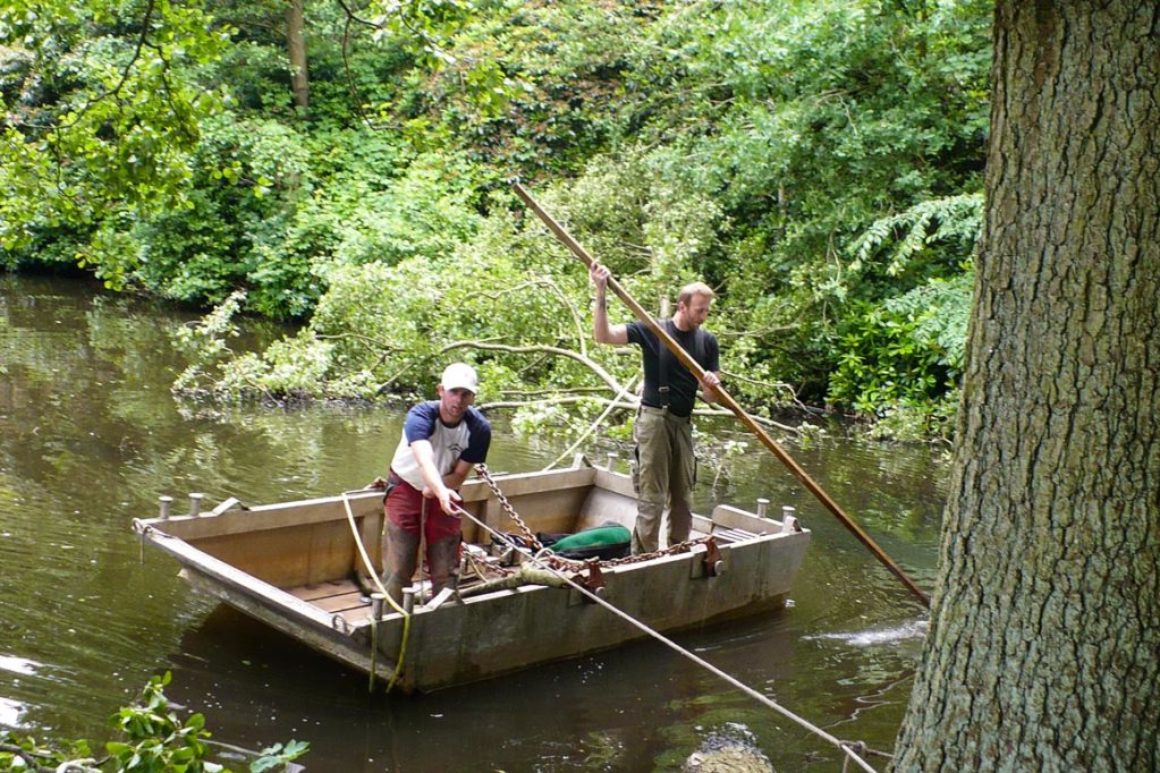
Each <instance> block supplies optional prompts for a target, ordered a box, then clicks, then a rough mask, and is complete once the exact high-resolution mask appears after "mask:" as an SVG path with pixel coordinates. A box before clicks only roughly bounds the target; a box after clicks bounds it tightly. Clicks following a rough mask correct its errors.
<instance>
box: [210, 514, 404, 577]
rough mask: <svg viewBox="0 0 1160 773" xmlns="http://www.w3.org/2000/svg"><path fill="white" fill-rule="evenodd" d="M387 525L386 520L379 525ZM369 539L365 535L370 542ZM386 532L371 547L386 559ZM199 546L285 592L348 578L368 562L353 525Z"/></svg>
mask: <svg viewBox="0 0 1160 773" xmlns="http://www.w3.org/2000/svg"><path fill="white" fill-rule="evenodd" d="M378 522H379V523H380V524H381V519H379V521H378ZM367 536H368V535H364V537H363V538H364V539H367ZM381 544H382V543H381V533H380V534H379V535H378V538H376V539H375V540H374V542H372V543H371V544H368V545H367V546H366V548H367V552H368V553H369V554H370V555H371V556H372V560H375V559H374V557H375V556H380V558H381V552H382V548H381ZM196 546H197V547H198V548H199V549H201V550H204V551H205V552H206V553H209V554H210V555H212V556H214V557H215V558H217V559H219V560H221V561H224V562H225V563H227V564H230V565H231V566H234V567H236V568H238V569H239V570H241V571H243V572H246V573H247V574H251V575H253V576H254V577H257V578H258V579H260V580H262V581H263V582H267V583H270V584H271V585H274V586H277V587H279V588H289V587H296V586H300V585H312V584H317V583H323V582H327V581H330V580H339V579H345V578H346V577H348V576H349V575H350V574H351V572H353V571H354V570H355V568H356V567H358V568H359V569H360V570H361V569H362V561H361V559H360V558H359V557H358V549H357V547H356V546H355V542H354V537H353V536H352V535H351V531H350V524H349V523H348V522H347V521H346V519H345V518H343V519H342V520H341V521H329V522H322V523H308V524H305V525H302V526H286V527H283V528H281V529H268V530H263V531H259V532H250V533H241V534H231V535H227V536H218V537H207V538H204V539H200V540H198V541H197V542H196Z"/></svg>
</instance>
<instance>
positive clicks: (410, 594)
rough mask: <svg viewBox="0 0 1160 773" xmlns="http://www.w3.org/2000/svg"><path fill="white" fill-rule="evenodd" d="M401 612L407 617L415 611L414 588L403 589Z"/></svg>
mask: <svg viewBox="0 0 1160 773" xmlns="http://www.w3.org/2000/svg"><path fill="white" fill-rule="evenodd" d="M403 611H404V612H406V613H407V614H408V615H409V614H411V613H412V612H414V611H415V586H414V585H412V586H411V587H409V588H403Z"/></svg>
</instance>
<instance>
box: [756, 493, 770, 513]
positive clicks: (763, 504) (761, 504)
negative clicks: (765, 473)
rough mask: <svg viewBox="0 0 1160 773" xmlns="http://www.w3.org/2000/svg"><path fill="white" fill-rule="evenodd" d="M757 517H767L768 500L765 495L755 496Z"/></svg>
mask: <svg viewBox="0 0 1160 773" xmlns="http://www.w3.org/2000/svg"><path fill="white" fill-rule="evenodd" d="M757 517H758V518H768V517H769V500H768V499H766V498H765V497H758V498H757Z"/></svg>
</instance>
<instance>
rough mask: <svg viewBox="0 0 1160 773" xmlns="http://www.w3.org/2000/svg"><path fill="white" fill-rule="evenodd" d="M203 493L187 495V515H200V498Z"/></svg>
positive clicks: (191, 516) (194, 516)
mask: <svg viewBox="0 0 1160 773" xmlns="http://www.w3.org/2000/svg"><path fill="white" fill-rule="evenodd" d="M203 496H205V494H190V495H189V517H190V518H196V517H198V516H199V515H201V498H202V497H203Z"/></svg>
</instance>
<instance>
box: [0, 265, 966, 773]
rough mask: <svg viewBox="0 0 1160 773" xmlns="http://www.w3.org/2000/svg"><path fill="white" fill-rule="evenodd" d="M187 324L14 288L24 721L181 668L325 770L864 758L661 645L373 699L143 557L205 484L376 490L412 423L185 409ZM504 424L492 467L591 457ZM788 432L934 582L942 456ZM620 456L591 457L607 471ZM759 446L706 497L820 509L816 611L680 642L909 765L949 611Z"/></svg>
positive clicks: (232, 719) (9, 416)
mask: <svg viewBox="0 0 1160 773" xmlns="http://www.w3.org/2000/svg"><path fill="white" fill-rule="evenodd" d="M187 320H188V316H187V315H182V314H177V313H174V312H172V311H169V310H165V309H160V308H157V307H154V306H151V305H148V304H143V303H139V302H135V301H132V300H127V299H123V298H110V297H107V296H104V295H102V294H100V293H99V292H97V291H96V290H94V289H93V288H91V287H87V286H84V285H81V284H77V283H72V282H68V281H64V280H51V281H50V280H34V279H14V278H11V277H0V568H2V571H0V672H2V673H3V677H4V679H3V680H0V725H5V726H10V727H21V728H23V729H26V730H29V731H34V732H36V733H38V734H56V733H59V734H61V735H64V736H85V737H90V738H103V737H105V736H106V734H107V722H106V720H107V717H108V716H109V715H110V714H111V713H112V712H113V711H114V710H115V709H116V708H117V707H118V706H120V705H122V704H123V703H125V702H127V701H128V700H130V699H132V697H133V696H134V695H135V694H136V693H137V692H138V691H139V690H140V688H141V687H142V685H144V684H145V682H146V681H147V679H148V678H149V677H150V676H151V675H153V674H156V673H160V672H162V671H164V670H166V669H171V670H173V672H174V681H173V683H172V685H171V686H170V688H168V690H167V693H168V694H169V695H170V697H171V698H173V699H174V700H175V701H177V702H179V703H181V704H183V705H185V706H187V707H188V709H189V710H191V711H203V712H205V713H206V715H207V721H208V724H209V726H210V728H211V729H212V730H213V731H214V735H215V738H216V739H217V740H220V741H223V742H226V743H231V744H235V745H237V746H241V747H245V748H251V749H255V748H260V747H262V746H265V745H268V744H270V743H274V742H277V741H285V740H288V739H290V738H299V739H306V740H309V741H310V742H311V743H312V747H313V749H314V751H313V752H312V753H311V755H310V756H308V757H307V758H306V762H308V763H313V765H314V766H316V767H317V769H343V770H400V769H402V770H410V769H463V768H464V767H467V768H471V769H512V770H638V769H656V768H667V767H675V766H677V765H679V763H680V761H681V760H683V759H684V757H686V756H687V755H688V754H689V753H690V752H691V751H693V750H694V749H695V748H697V747H698V746H699V745H700V743H701V741H702V740H703V739H705V738H706V737H708V736H709V735H710V734H711V733H713V732H715V731H717V730H718V729H720V728H721V727H723V726H724V725H725V724H727V723H739V724H740V725H741V726H743V727H744V728H746V730H747V732H749V733H752V735H753V737H754V739H755V743H756V744H757V746H758V747H759V748H761V749H762V750H763V751H765V752H766V753H767V754H768V755H769V756H770V757H771V759H772V760H773V762H774V764H775V766H777V767H778V768H780V769H791V770H792V769H798V768H800V767H802V766H803V765H805V764H810V763H812V762H816V761H825V762H826V764H827V765H828V766H830V767H831V768H835V766H836V765H838V764H840V761H839V757H838V755H837V753H836V752H834V751H833V750H832V749H830V748H828V747H826V746H825V745H824V744H823V743H822V742H821V741H819V740H818V739H816V738H814V737H812V736H810V735H809V734H808V733H806V732H804V731H802V730H800V729H799V728H797V726H795V725H791V724H790V723H788V722H787V721H786V720H784V719H782V718H781V717H780V716H779V715H777V714H775V713H773V712H771V711H770V710H768V709H766V708H764V707H762V706H760V705H758V704H757V703H756V702H755V701H753V700H752V699H750V698H748V697H747V696H745V695H743V694H741V693H739V692H738V691H736V690H734V689H732V688H731V687H730V686H729V685H727V684H726V683H725V682H723V681H721V680H720V679H719V678H717V677H715V676H713V675H712V674H710V673H708V672H706V671H704V670H703V669H701V668H700V667H698V666H696V665H695V664H693V663H691V662H689V661H688V660H686V659H684V658H682V657H681V656H679V655H677V654H676V653H673V652H671V651H670V650H668V649H667V648H665V647H664V646H662V645H660V644H658V643H655V642H643V643H639V644H635V645H632V646H629V647H625V648H623V649H621V650H618V651H616V652H613V653H607V654H603V655H599V656H593V657H587V658H580V659H577V660H574V661H569V662H565V663H560V664H555V665H551V666H547V667H543V668H537V669H534V670H531V671H526V672H523V673H520V674H516V675H512V676H509V677H505V678H502V679H497V680H493V681H491V682H488V683H485V684H481V685H474V686H470V685H469V686H465V687H462V688H458V689H454V690H447V691H443V692H438V693H435V694H432V695H428V696H421V697H419V698H415V699H408V698H401V697H398V696H385V695H383V694H382V693H381V691H380V692H376V693H374V694H368V693H367V689H366V683H365V680H364V678H363V677H361V676H359V675H357V674H354V673H352V672H350V671H347V670H345V669H343V668H342V667H340V666H338V665H335V664H332V663H331V662H330V661H328V660H326V659H324V658H322V657H320V656H318V655H317V654H315V653H314V652H312V651H309V650H307V649H305V648H304V647H302V646H301V645H299V644H297V643H295V642H293V641H291V640H289V639H288V638H286V637H283V636H281V635H279V634H276V633H273V632H271V631H269V630H268V629H266V628H265V627H263V626H261V625H258V624H256V623H254V622H252V621H250V620H249V619H248V618H244V617H242V616H240V615H238V614H237V613H234V612H232V611H231V610H229V609H227V608H225V607H220V606H218V605H216V604H215V603H214V602H212V601H210V600H209V599H207V598H205V597H203V596H199V595H197V594H194V593H192V592H191V591H190V589H189V588H188V587H187V586H186V585H185V584H184V583H183V582H182V581H181V580H180V579H179V578H178V577H177V576H176V569H177V567H176V564H175V563H174V562H173V561H171V560H170V559H168V558H167V557H164V556H160V555H158V554H156V553H154V552H150V553H143V552H142V549H141V546H140V544H139V543H138V542H137V540H136V539H135V538H134V536H133V534H132V532H131V530H130V528H129V523H130V519H131V518H132V517H140V516H151V515H153V514H154V513H155V512H156V510H157V497H158V495H160V494H168V495H171V496H173V497H174V498H175V504H174V509H175V511H179V512H180V511H182V510H183V509H184V508H186V507H187V506H188V505H187V500H186V495H187V494H188V493H189V492H191V491H192V492H205V494H206V505H205V506H206V507H207V508H208V507H212V506H213V504H215V503H216V502H217V501H220V500H222V499H225V498H226V497H228V496H231V495H232V496H236V497H238V498H239V499H241V500H242V501H244V502H263V501H272V500H280V499H288V498H297V497H307V496H317V495H320V494H328V493H333V492H335V491H339V490H344V489H351V488H357V487H360V486H362V485H364V484H365V483H367V482H368V481H370V480H371V479H373V478H374V477H375V476H377V475H380V474H382V473H383V471H384V468H385V466H386V462H387V458H388V456H389V454H390V453H391V452H392V451H393V449H394V446H395V443H396V442H397V437H398V433H399V431H400V423H401V419H402V415H401V413H400V411H398V410H392V409H386V408H375V409H370V408H361V409H350V410H337V409H333V408H326V409H323V408H317V409H303V410H296V411H269V410H257V409H247V408H232V409H220V408H215V409H204V408H198V409H190V408H183V407H182V406H179V405H177V404H175V403H174V401H173V399H172V398H171V396H170V392H169V385H170V383H171V382H172V379H173V377H174V376H175V375H176V374H177V373H178V372H180V370H181V368H182V367H183V363H182V362H181V360H180V357H179V356H178V355H177V354H176V353H175V352H174V350H173V349H172V348H171V347H170V345H169V335H168V334H169V331H171V330H172V329H174V328H175V327H176V326H177V325H180V324H182V323H184V322H185V321H187ZM268 334H270V331H265V332H262V333H260V335H268ZM496 426H497V432H496V445H495V448H494V451H493V454H492V458H491V459H490V460H489V466H490V467H491V468H492V469H493V470H497V471H502V470H512V471H520V470H531V469H539V468H540V467H542V466H544V465H546V464H547V463H549V462H550V461H552V460H553V459H555V458H556V457H557V455H559V454H560V453H561V452H562V451H564V450H565V449H566V447H567V446H568V445H569V442H568V441H566V440H555V439H553V438H549V437H535V438H517V437H513V436H512V434H511V433H510V431H508V429H507V428H506V424H505V423H504V421H503V419H502V417H500V418H497V420H496ZM703 429H704V430H705V431H706V432H707V433H709V437H712V438H725V437H729V436H730V435H729V434H728V433H730V432H734V431H735V427H734V425H732V424H730V423H728V422H722V423H719V424H717V425H716V426H711V425H706V426H704V427H703ZM732 437H735V438H739V436H737V435H733V436H732ZM781 440H782V441H783V442H784V443H785V445H786V448H787V450H788V451H789V452H790V453H791V454H793V455H794V457H795V458H796V459H797V460H798V462H799V463H800V464H801V465H802V466H803V467H804V468H805V469H807V470H808V471H809V472H810V474H811V476H813V477H814V478H815V479H816V480H817V481H818V482H819V483H821V484H822V485H823V486H824V487H825V488H826V490H827V491H828V492H829V493H830V494H831V496H833V498H834V499H835V500H836V501H838V502H840V503H842V506H843V507H844V508H845V509H846V511H847V512H849V513H850V514H852V515H853V516H855V517H856V518H858V520H859V521H860V523H861V524H862V525H863V526H864V528H866V530H867V531H868V532H870V533H871V534H872V535H874V537H875V539H876V540H877V541H878V542H879V543H880V544H881V545H882V547H883V548H884V549H886V550H887V552H889V553H890V554H891V555H892V556H893V557H894V558H895V560H896V561H898V562H899V564H900V565H902V566H903V568H904V569H906V570H907V571H908V572H909V573H911V575H912V576H913V577H914V578H915V579H916V581H917V582H918V583H919V584H920V585H922V586H924V587H928V588H929V587H930V586H931V584H932V582H933V573H934V562H935V546H936V543H937V529H938V517H939V511H940V507H941V499H942V492H941V490H940V488H939V486H940V483H939V482H940V481H941V480H943V478H944V477H945V473H946V470H945V467H944V462H943V460H942V459H941V458H940V453H939V452H937V451H931V450H928V449H902V448H890V447H880V446H875V445H870V444H863V443H857V442H850V441H847V440H845V439H843V438H842V437H840V435H836V436H833V437H831V438H828V439H824V440H821V441H815V442H812V443H810V444H807V445H805V446H802V445H800V444H798V443H797V442H796V441H794V440H793V439H792V438H781ZM611 447H613V446H611V445H610V444H600V443H598V442H594V443H593V445H592V446H591V447H590V448H586V449H585V451H586V452H587V453H588V454H589V456H590V457H592V458H594V459H598V460H601V461H603V459H604V454H605V452H606V451H607V450H608V449H609V448H611ZM750 450H751V453H749V454H748V455H746V456H743V457H740V458H735V459H733V460H731V462H730V469H729V475H728V476H727V477H725V476H722V477H721V478H720V479H719V480H718V486H717V489H716V490H715V491H714V490H713V489H712V488H711V487H710V486H708V485H703V486H702V487H701V488H700V489H699V491H698V494H697V505H698V509H707V508H708V507H710V506H711V505H712V504H714V503H715V502H716V501H719V500H720V501H731V502H735V503H739V504H746V505H751V504H752V503H753V502H754V501H755V500H756V499H757V498H758V497H767V498H769V499H770V500H771V501H772V506H773V508H775V509H776V508H779V507H780V506H781V505H783V504H790V505H793V506H795V507H796V508H797V511H798V515H799V517H800V518H801V519H802V521H803V522H804V524H805V525H806V526H807V527H809V528H811V529H812V530H813V531H814V542H813V544H812V546H811V548H810V552H809V554H808V555H807V557H806V563H805V566H804V568H803V571H802V574H801V575H800V577H799V580H798V584H797V587H796V588H795V592H794V599H793V601H794V604H793V605H792V607H791V608H789V609H787V610H786V611H785V612H783V613H780V614H776V615H769V616H765V617H758V618H751V619H748V620H745V621H741V622H734V623H730V624H728V625H724V626H713V627H706V628H703V629H700V630H694V631H686V632H684V633H682V634H680V635H678V636H676V637H675V639H676V641H677V642H678V643H679V644H681V645H682V646H684V647H686V648H688V649H690V650H691V651H693V652H695V653H697V654H698V655H699V656H701V657H703V658H705V659H706V660H708V661H710V662H711V663H713V664H714V665H715V666H717V667H719V668H721V669H723V670H725V671H726V672H728V673H730V674H733V675H734V676H736V677H738V678H739V679H741V680H742V681H744V682H745V683H746V684H749V685H751V686H753V687H754V688H755V689H758V690H760V691H761V692H763V693H764V694H766V695H768V696H769V697H771V698H773V699H775V700H777V701H779V702H781V703H782V704H784V705H785V706H787V707H789V708H791V709H792V710H794V711H795V712H797V713H799V714H801V715H802V716H804V717H806V718H807V719H809V720H810V721H811V722H814V723H815V724H818V725H819V726H821V727H823V728H826V729H828V730H830V731H831V732H834V733H835V734H838V735H840V736H841V737H848V738H860V739H864V740H866V741H868V742H869V743H870V744H871V745H872V746H874V747H876V748H889V747H890V746H891V745H892V743H893V738H894V733H895V730H896V728H897V723H898V721H899V719H900V717H901V714H902V709H903V706H904V704H905V701H906V699H907V696H908V693H909V684H910V682H909V675H910V673H911V670H912V668H913V663H914V660H915V658H916V656H917V652H918V647H919V644H920V642H921V638H920V632H921V628H920V626H921V621H922V620H923V619H924V615H923V614H922V612H921V610H920V609H919V608H918V607H917V605H916V604H915V603H914V602H913V601H912V600H911V599H910V597H909V593H908V592H907V591H906V589H905V588H903V587H902V586H901V585H899V583H898V582H897V580H896V579H895V578H894V577H893V576H892V575H890V574H889V573H887V572H886V571H885V570H884V569H882V567H881V566H880V565H878V563H877V562H876V561H875V560H874V559H873V558H872V557H871V556H870V555H869V554H868V553H867V552H866V551H865V550H864V549H863V548H862V546H861V545H860V544H859V543H857V542H856V541H855V540H854V538H853V537H851V536H850V535H849V534H848V533H847V532H846V531H845V529H844V528H843V527H842V526H841V525H840V524H838V523H837V522H836V521H835V520H834V518H833V517H832V516H831V515H830V514H829V513H828V512H826V511H825V510H824V509H823V508H822V507H821V506H820V505H818V504H817V503H815V502H814V501H813V500H812V499H811V498H810V497H809V495H808V494H807V493H806V492H805V491H804V489H803V488H802V486H801V484H800V483H799V482H798V481H797V480H796V479H795V478H793V476H791V475H790V474H789V473H788V472H786V471H785V470H784V469H783V468H782V467H781V465H780V464H779V463H778V462H777V461H776V459H774V458H773V457H772V456H771V455H769V454H767V453H765V452H764V450H763V449H760V448H759V447H758V446H757V444H756V443H754V442H750ZM624 456H625V454H624V453H623V451H622V453H621V461H620V464H621V465H622V466H623V464H624ZM702 474H703V477H702V481H703V482H707V481H706V477H708V481H711V480H712V477H713V473H712V471H705V470H704V469H703V470H702ZM911 632H914V634H913V635H911ZM876 637H878V640H877V641H875V638H876Z"/></svg>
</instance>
